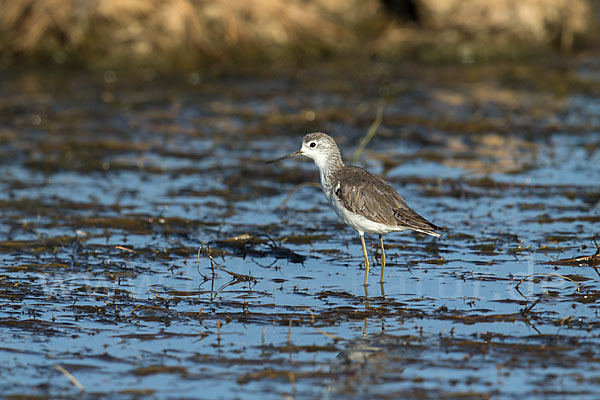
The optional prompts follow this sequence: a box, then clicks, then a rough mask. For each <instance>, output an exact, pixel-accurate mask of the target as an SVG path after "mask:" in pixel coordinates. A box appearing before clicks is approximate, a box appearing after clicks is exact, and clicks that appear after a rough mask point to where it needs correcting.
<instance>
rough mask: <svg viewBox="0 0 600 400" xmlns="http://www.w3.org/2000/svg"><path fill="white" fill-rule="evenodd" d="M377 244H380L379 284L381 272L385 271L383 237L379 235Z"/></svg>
mask: <svg viewBox="0 0 600 400" xmlns="http://www.w3.org/2000/svg"><path fill="white" fill-rule="evenodd" d="M379 244H381V282H383V272H384V271H385V249H384V248H383V237H381V235H379Z"/></svg>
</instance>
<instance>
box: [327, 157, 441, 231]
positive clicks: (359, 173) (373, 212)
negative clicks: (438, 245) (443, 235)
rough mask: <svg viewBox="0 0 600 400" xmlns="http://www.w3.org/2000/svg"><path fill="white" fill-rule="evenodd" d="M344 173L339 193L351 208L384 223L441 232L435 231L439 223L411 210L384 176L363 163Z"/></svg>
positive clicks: (340, 177) (339, 181) (340, 179)
mask: <svg viewBox="0 0 600 400" xmlns="http://www.w3.org/2000/svg"><path fill="white" fill-rule="evenodd" d="M342 174H343V176H342ZM342 174H340V175H338V176H337V177H336V178H337V179H336V180H337V183H338V184H339V188H338V190H336V193H335V195H336V196H337V198H338V199H339V200H340V201H341V202H342V204H343V205H344V207H345V208H347V209H348V210H350V211H352V212H354V213H357V214H361V215H363V216H365V217H366V218H368V219H370V220H371V221H375V222H379V223H381V224H386V225H391V226H398V227H404V228H409V229H413V230H416V231H420V232H423V233H428V234H433V235H434V236H439V235H438V234H436V233H435V232H434V230H435V229H438V227H437V226H435V225H434V224H432V223H431V222H429V221H427V220H426V219H425V218H423V217H421V216H420V215H419V214H417V213H416V212H414V211H413V210H411V208H410V207H409V206H408V205H407V204H406V202H405V201H404V199H403V198H402V197H401V196H400V195H399V194H398V193H397V192H396V191H395V190H394V188H392V187H391V186H390V185H388V184H387V183H386V182H385V181H383V180H382V179H381V178H379V177H377V176H375V175H373V174H371V173H369V172H368V171H366V170H364V169H362V168H359V167H350V168H348V167H347V168H345V169H344V171H343V173H342ZM336 186H337V184H336Z"/></svg>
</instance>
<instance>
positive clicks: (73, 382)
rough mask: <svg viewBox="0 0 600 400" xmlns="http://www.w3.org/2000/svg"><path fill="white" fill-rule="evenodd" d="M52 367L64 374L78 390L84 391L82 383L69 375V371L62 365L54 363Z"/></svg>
mask: <svg viewBox="0 0 600 400" xmlns="http://www.w3.org/2000/svg"><path fill="white" fill-rule="evenodd" d="M54 369H55V370H57V371H58V372H60V373H62V374H63V375H64V376H66V377H67V379H68V380H69V381H70V382H71V383H72V384H73V385H74V386H75V387H76V388H77V389H79V390H80V391H82V392H85V388H84V387H83V385H82V384H81V383H80V382H79V381H78V380H77V378H75V377H74V376H73V375H71V373H70V372H69V371H67V370H66V369H64V368H63V367H61V366H60V365H58V364H56V365H55V366H54Z"/></svg>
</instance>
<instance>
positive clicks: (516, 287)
mask: <svg viewBox="0 0 600 400" xmlns="http://www.w3.org/2000/svg"><path fill="white" fill-rule="evenodd" d="M534 276H553V277H556V278H562V279H564V280H567V281H569V282H573V283H574V284H575V285H576V286H577V293H579V282H577V281H576V280H575V279H573V278H569V277H568V276H565V275H560V274H548V273H545V272H538V273H535V274H529V275H527V276H526V277H524V278H523V279H521V280H520V281H519V283H517V286H515V289H516V290H517V292H519V293H520V294H521V296H523V294H522V293H521V291H520V290H519V286H521V283H523V282H525V281H526V280H527V279H529V278H531V277H534ZM523 297H524V298H525V296H523Z"/></svg>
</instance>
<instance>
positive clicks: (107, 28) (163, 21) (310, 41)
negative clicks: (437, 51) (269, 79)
mask: <svg viewBox="0 0 600 400" xmlns="http://www.w3.org/2000/svg"><path fill="white" fill-rule="evenodd" d="M590 1H594V0H499V1H495V0H447V1H438V0H414V1H413V2H414V4H415V5H416V6H417V8H418V11H419V12H418V15H419V16H420V20H419V24H420V25H414V24H413V25H408V26H407V25H406V24H401V23H400V22H398V20H395V19H394V18H393V16H391V15H390V14H389V12H387V10H386V9H385V8H384V7H383V6H382V5H381V3H380V2H379V1H377V0H253V1H238V0H88V1H81V0H0V57H1V59H2V60H4V61H14V60H19V59H26V58H28V57H30V56H32V55H34V56H42V57H43V58H48V57H51V58H52V59H53V60H54V61H55V62H57V63H62V62H65V61H69V60H73V59H75V60H78V61H81V62H83V63H84V64H88V65H90V64H91V65H99V66H102V65H112V64H114V63H121V64H128V63H130V61H131V60H132V59H134V60H137V61H142V62H151V63H152V64H157V63H158V64H160V63H163V64H166V65H169V66H186V65H188V66H189V65H197V64H198V63H199V62H200V63H206V62H208V63H227V62H229V63H231V62H233V63H235V62H238V61H262V62H265V61H268V62H273V61H281V60H284V61H285V60H292V61H302V60H313V59H317V58H320V57H322V56H324V55H334V56H335V55H343V54H355V55H356V54H359V55H361V56H370V55H374V54H376V55H379V54H386V53H398V50H399V49H400V51H401V50H402V48H404V47H406V45H407V44H411V43H413V44H414V43H420V42H429V43H438V42H441V43H443V44H444V45H446V44H447V43H457V42H460V41H462V40H464V38H465V37H478V35H479V37H483V38H485V40H493V39H494V38H496V37H498V36H502V35H499V32H500V33H505V34H506V35H505V36H507V37H510V38H514V37H517V38H524V39H527V40H526V41H530V42H543V43H546V42H549V41H551V40H555V39H556V38H558V39H559V40H560V44H561V45H562V46H563V47H570V46H571V45H572V43H573V38H574V37H575V36H576V35H578V34H581V33H584V32H588V31H589V30H590V29H591V28H590V27H591V26H592V25H593V23H592V21H590V19H591V18H590V16H592V15H593V12H591V11H590V10H591V7H592V6H590V4H589V2H590Z"/></svg>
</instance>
